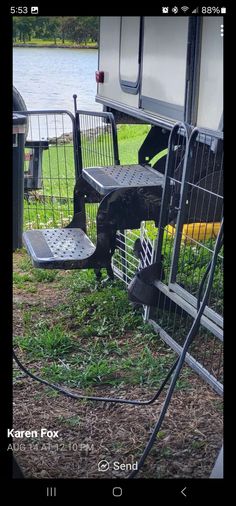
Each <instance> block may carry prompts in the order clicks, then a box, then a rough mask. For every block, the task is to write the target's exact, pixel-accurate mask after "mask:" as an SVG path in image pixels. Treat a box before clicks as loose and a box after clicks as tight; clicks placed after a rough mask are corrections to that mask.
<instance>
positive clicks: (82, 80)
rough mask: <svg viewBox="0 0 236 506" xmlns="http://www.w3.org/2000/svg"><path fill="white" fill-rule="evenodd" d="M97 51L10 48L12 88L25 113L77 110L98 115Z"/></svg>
mask: <svg viewBox="0 0 236 506" xmlns="http://www.w3.org/2000/svg"><path fill="white" fill-rule="evenodd" d="M97 68H98V51H97V50H96V49H60V48H58V49H54V48H31V47H29V48H28V47H27V48H24V47H23V48H22V47H15V48H13V84H14V86H15V87H16V88H17V89H18V91H19V92H20V94H21V95H22V97H23V99H24V101H25V103H26V106H27V109H29V110H33V109H67V110H69V111H71V112H74V106H73V94H76V95H77V96H78V98H77V104H78V105H77V106H78V109H89V110H94V111H101V110H102V106H101V104H97V103H96V102H95V95H96V86H97V85H96V82H95V71H96V70H97Z"/></svg>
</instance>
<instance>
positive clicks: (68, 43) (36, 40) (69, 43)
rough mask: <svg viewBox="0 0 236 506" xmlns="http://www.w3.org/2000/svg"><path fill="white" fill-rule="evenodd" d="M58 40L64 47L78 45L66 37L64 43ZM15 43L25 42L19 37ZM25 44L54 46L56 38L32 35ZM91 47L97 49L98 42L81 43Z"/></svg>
mask: <svg viewBox="0 0 236 506" xmlns="http://www.w3.org/2000/svg"><path fill="white" fill-rule="evenodd" d="M56 42H57V45H60V46H64V47H75V46H77V45H78V44H76V43H75V42H72V41H71V40H67V39H65V41H64V44H62V41H61V39H59V38H57V39H56ZM14 43H15V44H23V42H22V41H21V40H19V39H17V40H16V41H14ZM25 44H26V45H27V44H34V45H35V46H48V45H50V46H54V45H55V40H54V39H39V38H36V37H32V39H31V40H27V41H26V42H25ZM85 46H86V47H89V48H91V49H97V43H95V42H86V44H85V43H84V44H80V47H81V49H83V47H85Z"/></svg>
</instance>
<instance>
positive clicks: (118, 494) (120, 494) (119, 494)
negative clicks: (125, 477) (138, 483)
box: [112, 487, 122, 497]
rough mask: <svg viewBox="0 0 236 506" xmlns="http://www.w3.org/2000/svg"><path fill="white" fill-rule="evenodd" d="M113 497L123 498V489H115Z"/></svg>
mask: <svg viewBox="0 0 236 506" xmlns="http://www.w3.org/2000/svg"><path fill="white" fill-rule="evenodd" d="M112 495H114V497H121V496H122V488H120V487H114V488H113V489H112Z"/></svg>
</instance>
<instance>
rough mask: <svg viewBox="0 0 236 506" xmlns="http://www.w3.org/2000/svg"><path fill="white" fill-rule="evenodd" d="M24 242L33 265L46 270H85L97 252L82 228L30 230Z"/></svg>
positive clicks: (25, 235)
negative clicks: (90, 258) (88, 261)
mask: <svg viewBox="0 0 236 506" xmlns="http://www.w3.org/2000/svg"><path fill="white" fill-rule="evenodd" d="M23 242H24V244H25V246H26V248H27V250H28V253H29V255H30V256H31V258H32V261H33V265H34V266H35V267H41V268H44V269H76V268H78V269H79V268H81V269H83V267H84V266H85V264H86V263H87V260H88V258H89V257H91V255H92V254H93V253H94V251H95V246H94V244H93V243H92V242H91V241H90V239H89V237H88V236H87V235H86V234H85V232H84V231H83V230H81V229H80V228H57V229H52V228H51V229H42V230H28V231H27V232H24V234H23Z"/></svg>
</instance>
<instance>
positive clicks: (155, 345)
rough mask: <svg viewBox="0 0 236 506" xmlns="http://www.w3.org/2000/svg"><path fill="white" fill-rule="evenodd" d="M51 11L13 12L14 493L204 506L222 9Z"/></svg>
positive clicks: (215, 448) (219, 458)
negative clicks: (156, 496)
mask: <svg viewBox="0 0 236 506" xmlns="http://www.w3.org/2000/svg"><path fill="white" fill-rule="evenodd" d="M70 10H71V9H70ZM78 11H79V9H78ZM55 14H56V12H55V11H54V15H51V13H50V12H48V11H47V10H46V8H44V9H43V8H41V7H40V6H32V7H31V6H27V7H25V6H11V7H10V16H11V23H12V65H13V72H12V94H13V96H12V120H11V121H12V134H13V144H12V154H13V158H12V178H13V185H12V215H13V216H12V218H13V222H12V250H13V253H12V257H13V272H12V293H13V332H12V344H11V346H12V353H13V365H12V384H13V393H12V425H11V426H9V427H7V434H6V437H7V448H6V453H7V454H8V455H11V458H12V476H11V479H12V482H13V484H14V487H15V490H19V491H20V490H21V491H22V490H23V489H24V487H27V484H29V486H30V485H32V484H33V485H34V487H36V488H35V489H34V490H38V491H39V492H38V494H39V497H41V498H44V500H45V503H47V501H49V500H51V499H52V498H54V499H55V501H56V499H58V500H59V499H60V497H61V498H62V497H68V493H70V491H72V490H73V491H76V490H83V489H84V490H86V491H87V492H86V493H87V497H90V495H89V494H90V493H92V492H96V494H97V497H98V498H99V497H105V498H108V499H109V498H110V501H111V502H112V501H114V502H118V501H121V500H125V499H128V498H131V497H133V498H134V497H135V498H136V497H137V498H138V494H139V493H140V491H141V487H143V488H145V489H146V488H147V490H148V487H149V486H150V487H151V488H152V489H153V490H157V488H156V487H158V490H159V491H161V492H162V493H163V497H166V499H167V500H168V498H169V499H170V498H174V497H176V498H177V499H178V498H179V499H180V500H181V499H182V500H183V501H184V500H186V499H187V498H190V499H191V498H192V497H194V496H195V497H196V494H199V495H197V497H199V498H200V497H202V496H201V494H200V490H201V484H203V483H204V486H206V489H207V488H208V487H209V490H213V491H215V492H214V493H217V494H219V493H220V490H221V487H222V484H223V478H224V471H223V447H224V443H223V358H224V357H223V281H224V275H223V258H224V256H223V235H224V234H223V214H224V211H223V173H224V163H223V155H224V134H223V130H224V128H223V65H224V20H225V18H226V16H227V13H226V7H224V6H223V5H220V6H218V7H209V6H206V7H200V6H199V7H197V6H196V7H191V6H187V5H186V6H180V5H178V6H174V5H164V6H159V7H158V15H157V16H77V15H76V14H77V9H76V8H75V7H74V8H73V9H72V14H74V15H72V16H67V15H62V16H61V15H60V9H59V8H58V15H55ZM149 484H150V485H149ZM37 487H38V488H37ZM78 487H79V488H78ZM103 487H105V489H104V490H106V492H104V494H106V495H104V496H102V495H101V494H102V492H101V491H102V489H103ZM217 491H218V492H217ZM19 493H20V492H19ZM63 494H65V495H63ZM120 498H121V499H120Z"/></svg>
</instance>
